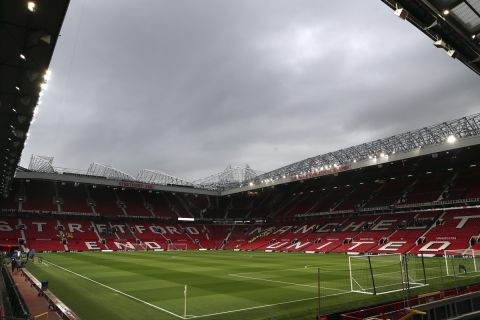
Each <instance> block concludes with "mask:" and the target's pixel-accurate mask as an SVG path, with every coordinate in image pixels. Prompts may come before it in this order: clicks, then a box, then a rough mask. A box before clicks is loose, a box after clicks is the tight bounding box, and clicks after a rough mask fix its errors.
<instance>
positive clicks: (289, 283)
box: [229, 273, 349, 292]
mask: <svg viewBox="0 0 480 320" xmlns="http://www.w3.org/2000/svg"><path fill="white" fill-rule="evenodd" d="M229 276H231V277H238V278H245V279H251V280H260V281H267V282H275V283H282V284H288V285H292V286H299V287H309V288H317V286H316V285H309V284H301V283H295V282H287V281H279V280H270V279H263V278H256V277H248V276H242V275H239V274H234V273H231V274H229ZM320 288H321V289H327V290H335V291H342V292H349V291H346V290H341V289H335V288H327V287H320Z"/></svg>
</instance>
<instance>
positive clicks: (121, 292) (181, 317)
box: [44, 259, 185, 319]
mask: <svg viewBox="0 0 480 320" xmlns="http://www.w3.org/2000/svg"><path fill="white" fill-rule="evenodd" d="M44 260H45V259H44ZM47 262H48V264H51V265H52V266H54V267H57V268H59V269H62V270H63V271H66V272H68V273H71V274H73V275H76V276H77V277H80V278H82V279H85V280H88V281H90V282H93V283H95V284H97V285H99V286H102V287H104V288H107V289H109V290H112V291H114V292H116V293H118V294H121V295H123V296H125V297H127V298H130V299H133V300H135V301H137V302H140V303H143V304H145V305H147V306H149V307H152V308H154V309H157V310H160V311H163V312H165V313H168V314H169V315H172V316H174V317H177V318H179V319H185V318H184V317H183V316H180V315H178V314H176V313H173V312H171V311H168V310H167V309H164V308H161V307H159V306H156V305H154V304H152V303H150V302H147V301H144V300H142V299H139V298H137V297H134V296H132V295H130V294H128V293H125V292H123V291H120V290H118V289H115V288H112V287H110V286H107V285H106V284H103V283H101V282H98V281H96V280H93V279H90V278H88V277H86V276H84V275H81V274H79V273H76V272H75V271H72V270H70V269H67V268H64V267H62V266H59V265H58V264H55V263H53V262H50V261H47Z"/></svg>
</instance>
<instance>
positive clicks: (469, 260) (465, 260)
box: [443, 249, 480, 276]
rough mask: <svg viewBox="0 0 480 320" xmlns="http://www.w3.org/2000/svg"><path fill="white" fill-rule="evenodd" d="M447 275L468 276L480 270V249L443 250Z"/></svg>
mask: <svg viewBox="0 0 480 320" xmlns="http://www.w3.org/2000/svg"><path fill="white" fill-rule="evenodd" d="M443 257H444V259H445V268H446V271H447V276H466V275H468V274H469V273H473V272H478V271H480V261H478V259H479V258H480V250H474V249H460V250H445V251H444V252H443Z"/></svg>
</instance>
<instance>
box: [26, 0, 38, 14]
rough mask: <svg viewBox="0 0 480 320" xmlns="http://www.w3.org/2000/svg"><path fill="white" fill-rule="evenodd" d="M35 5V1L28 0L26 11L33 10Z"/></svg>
mask: <svg viewBox="0 0 480 320" xmlns="http://www.w3.org/2000/svg"><path fill="white" fill-rule="evenodd" d="M36 6H37V5H36V4H35V2H33V1H28V3H27V9H28V11H31V12H35V7H36Z"/></svg>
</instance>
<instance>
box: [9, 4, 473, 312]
mask: <svg viewBox="0 0 480 320" xmlns="http://www.w3.org/2000/svg"><path fill="white" fill-rule="evenodd" d="M382 2H383V3H384V5H386V6H387V8H389V10H390V11H391V13H392V14H391V16H392V17H390V18H391V19H401V20H405V21H404V23H408V24H411V25H413V26H414V27H415V28H416V30H415V31H416V32H422V33H423V34H424V35H422V37H423V40H424V41H427V42H428V41H430V40H431V41H433V43H434V45H435V47H437V48H439V49H440V50H443V51H445V54H446V55H448V56H449V57H451V58H453V59H455V60H453V59H452V61H459V62H461V63H462V64H463V65H464V66H466V67H467V68H468V69H469V70H466V71H465V72H470V73H474V74H476V75H479V74H480V42H479V41H480V34H479V32H480V13H479V12H480V1H476V0H459V1H454V0H382ZM69 5H71V4H70V2H69V1H68V0H56V1H47V0H41V1H40V0H37V1H13V0H0V12H1V19H0V20H1V22H0V24H1V25H2V33H0V41H1V48H2V49H1V51H0V55H1V59H0V61H2V62H1V63H0V75H1V81H0V86H1V90H0V115H1V117H0V145H1V146H0V159H1V160H0V168H1V169H0V187H1V189H0V190H1V194H2V197H1V199H0V212H1V213H0V247H1V248H2V255H3V263H2V282H1V283H0V284H1V285H0V286H1V291H0V296H1V298H2V303H1V313H0V318H1V319H72V320H73V319H165V320H174V319H196V318H198V319H206V320H220V319H232V320H235V319H252V320H260V319H277V320H283V319H285V320H286V319H292V320H293V319H345V320H347V319H478V318H480V113H474V114H469V115H464V116H462V117H459V118H456V119H451V120H449V121H445V122H441V123H425V124H424V126H423V127H421V128H418V129H415V130H410V131H405V132H402V133H399V134H398V133H395V132H390V134H389V135H386V137H384V138H381V139H375V140H371V141H364V142H363V143H361V144H357V145H353V146H350V147H347V148H339V149H338V150H336V151H331V152H327V153H323V154H320V155H317V156H314V157H309V158H306V159H304V160H301V161H297V162H294V163H291V164H289V165H286V166H282V167H280V168H278V169H275V170H271V171H267V172H261V171H257V170H254V169H252V168H251V167H250V166H248V165H245V166H228V167H227V168H226V169H225V170H223V171H222V172H220V173H218V174H213V175H209V176H208V177H206V178H201V179H194V180H189V179H183V178H179V177H176V176H175V175H170V174H167V173H165V172H163V171H159V170H151V169H140V170H138V173H137V174H135V175H132V174H130V173H127V172H126V170H122V168H116V167H114V166H112V165H105V164H101V163H97V162H92V163H91V164H89V166H88V169H87V170H72V169H66V168H62V167H59V166H57V163H56V162H55V158H54V157H52V156H43V155H31V157H28V156H26V155H25V154H23V155H22V151H23V150H24V148H25V145H26V141H27V138H28V135H29V129H30V126H31V123H32V120H33V118H34V115H35V112H36V108H38V104H39V100H40V98H41V97H42V95H43V91H44V89H45V87H46V83H47V81H48V79H49V76H50V73H49V72H48V70H49V66H50V63H51V60H52V57H53V54H54V49H55V46H56V42H57V40H58V38H59V36H60V33H61V32H60V30H61V28H62V24H63V23H64V19H65V16H66V14H67V9H68V7H69ZM425 36H426V37H428V38H429V39H427V38H425ZM477 107H478V105H477ZM71 156H72V157H75V155H74V154H72V155H71ZM272 157H273V155H272ZM21 158H22V159H25V158H29V163H28V166H27V165H25V166H22V165H21V163H20V161H21Z"/></svg>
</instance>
